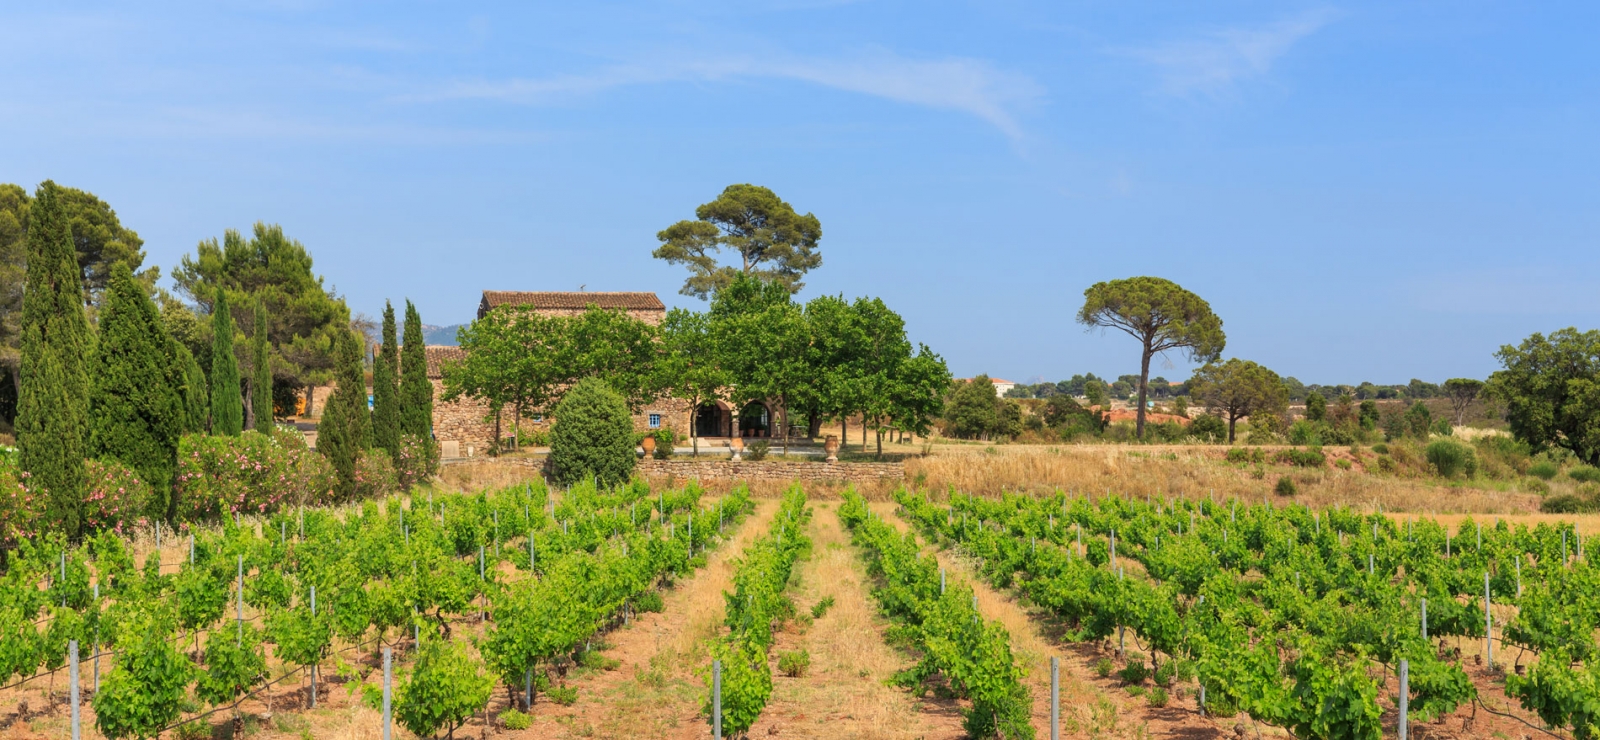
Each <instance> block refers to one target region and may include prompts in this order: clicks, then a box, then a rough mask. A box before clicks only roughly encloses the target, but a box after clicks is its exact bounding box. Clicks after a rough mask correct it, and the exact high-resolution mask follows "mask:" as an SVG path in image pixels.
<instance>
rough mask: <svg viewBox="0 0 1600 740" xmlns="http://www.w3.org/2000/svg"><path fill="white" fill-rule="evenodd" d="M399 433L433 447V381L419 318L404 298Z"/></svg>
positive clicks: (430, 452)
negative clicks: (429, 377)
mask: <svg viewBox="0 0 1600 740" xmlns="http://www.w3.org/2000/svg"><path fill="white" fill-rule="evenodd" d="M400 433H401V434H414V435H416V436H417V437H420V438H421V439H422V440H423V441H424V442H426V443H427V444H428V451H429V454H430V457H431V454H432V450H433V383H431V382H429V380H428V353H427V350H426V345H425V344H424V343H423V339H422V317H421V316H420V315H419V314H417V307H416V306H413V305H411V301H409V300H408V301H406V331H405V343H404V344H403V345H401V348H400Z"/></svg>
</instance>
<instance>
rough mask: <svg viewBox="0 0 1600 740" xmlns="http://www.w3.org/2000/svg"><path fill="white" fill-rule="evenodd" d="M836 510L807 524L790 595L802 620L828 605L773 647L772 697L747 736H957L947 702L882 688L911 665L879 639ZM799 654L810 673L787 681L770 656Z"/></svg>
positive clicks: (819, 508) (864, 582) (939, 739)
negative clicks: (807, 547) (807, 551)
mask: <svg viewBox="0 0 1600 740" xmlns="http://www.w3.org/2000/svg"><path fill="white" fill-rule="evenodd" d="M837 512H838V506H837V505H836V504H833V503H831V502H828V503H817V504H815V505H814V512H813V514H812V519H811V532H810V534H811V537H812V552H811V557H810V558H809V559H807V560H806V561H805V562H803V563H801V565H800V567H799V568H798V583H797V584H795V585H792V586H791V587H790V588H791V596H792V597H793V599H794V601H795V605H796V607H798V609H799V610H800V611H801V612H802V613H806V614H809V613H810V611H811V608H812V606H813V605H815V604H817V603H818V602H820V601H821V600H822V599H824V598H826V597H832V598H833V600H834V602H833V606H832V607H830V608H829V609H828V610H827V611H826V612H825V613H824V614H823V616H822V617H821V618H819V619H817V620H815V622H814V623H813V624H812V625H811V626H810V627H809V628H806V629H800V628H799V627H798V625H795V624H792V623H791V625H790V626H789V627H788V628H787V629H785V630H784V631H783V632H781V633H779V634H778V636H777V641H776V644H775V645H774V646H773V650H772V659H773V691H772V698H771V699H770V701H769V703H768V704H767V708H766V710H765V711H763V712H762V713H761V718H760V719H759V720H757V721H756V724H755V726H754V727H752V728H751V729H750V735H751V736H752V737H766V736H769V735H776V736H779V737H787V738H796V737H798V738H863V739H867V740H878V739H882V740H912V739H913V738H923V739H925V740H944V739H946V738H948V739H950V740H954V739H955V738H962V737H965V736H966V734H965V733H964V732H963V731H962V729H961V712H960V708H959V707H958V706H957V704H956V703H955V702H953V701H936V700H932V699H928V700H921V699H917V698H916V697H915V696H913V695H911V694H910V693H909V692H907V691H905V690H903V689H898V688H893V687H890V686H888V685H887V684H886V682H887V681H888V680H889V679H890V678H892V677H893V676H894V674H895V672H897V671H899V670H900V669H902V668H905V667H906V666H908V665H910V664H911V662H912V659H911V658H908V657H907V656H905V655H903V654H901V653H900V652H898V651H896V650H895V649H894V648H891V647H890V646H889V645H888V643H887V642H886V641H885V640H884V632H885V630H886V629H887V626H888V625H887V622H886V621H885V620H884V619H883V618H882V617H880V616H879V615H878V610H877V606H876V604H875V603H874V602H873V601H872V600H871V594H870V587H869V586H868V579H867V573H866V567H865V566H864V565H863V564H862V562H861V558H860V557H859V553H858V552H857V551H856V550H855V549H854V548H852V547H851V546H850V538H849V535H848V534H846V533H845V531H844V528H843V527H842V526H841V525H840V523H839V515H838V513H837ZM793 650H805V651H806V652H807V653H809V654H810V657H811V669H810V671H809V672H808V673H807V674H806V675H804V676H800V677H796V678H789V677H786V676H784V675H783V674H782V673H781V672H779V671H778V670H777V660H778V656H780V655H782V654H783V653H784V652H788V651H793Z"/></svg>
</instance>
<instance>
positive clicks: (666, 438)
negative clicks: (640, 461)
mask: <svg viewBox="0 0 1600 740" xmlns="http://www.w3.org/2000/svg"><path fill="white" fill-rule="evenodd" d="M655 438H656V449H655V452H653V453H651V456H652V457H654V458H655V459H657V460H668V459H671V458H672V448H674V447H676V446H677V445H678V434H677V433H676V432H674V431H672V429H670V428H668V427H662V428H660V429H657V430H656V431H655Z"/></svg>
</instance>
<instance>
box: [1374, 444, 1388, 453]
mask: <svg viewBox="0 0 1600 740" xmlns="http://www.w3.org/2000/svg"><path fill="white" fill-rule="evenodd" d="M1372 451H1373V452H1376V453H1378V454H1380V455H1387V454H1389V445H1386V444H1384V443H1382V442H1379V443H1377V444H1375V445H1373V446H1372Z"/></svg>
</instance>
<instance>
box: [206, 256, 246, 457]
mask: <svg viewBox="0 0 1600 740" xmlns="http://www.w3.org/2000/svg"><path fill="white" fill-rule="evenodd" d="M211 334H212V340H211V433H212V434H215V435H218V436H220V435H224V434H226V435H228V436H231V437H237V436H239V432H241V431H243V430H244V396H243V395H242V394H241V393H240V392H239V358H237V357H234V356H233V314H232V313H230V312H229V311H228V291H227V290H224V289H223V288H221V287H219V288H217V303H216V305H215V306H213V307H212V309H211Z"/></svg>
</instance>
